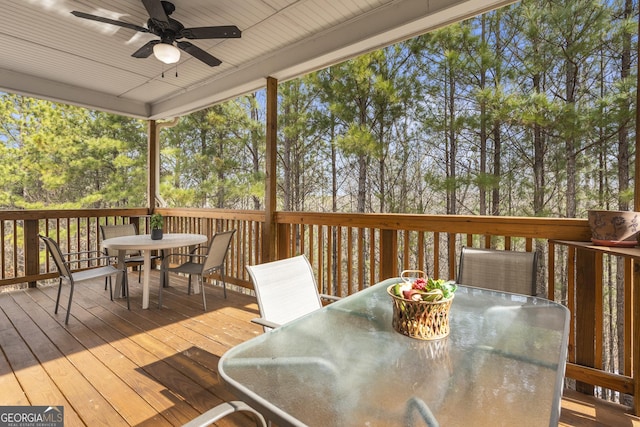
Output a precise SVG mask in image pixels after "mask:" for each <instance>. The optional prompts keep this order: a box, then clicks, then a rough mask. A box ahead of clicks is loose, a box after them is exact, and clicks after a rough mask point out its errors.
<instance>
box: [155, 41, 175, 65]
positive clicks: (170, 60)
mask: <svg viewBox="0 0 640 427" xmlns="http://www.w3.org/2000/svg"><path fill="white" fill-rule="evenodd" d="M153 55H154V56H155V57H156V58H157V59H158V60H159V61H162V62H164V63H165V64H175V63H176V62H178V61H179V60H180V50H179V49H178V48H177V47H175V46H174V45H172V44H169V43H158V44H156V45H154V46H153Z"/></svg>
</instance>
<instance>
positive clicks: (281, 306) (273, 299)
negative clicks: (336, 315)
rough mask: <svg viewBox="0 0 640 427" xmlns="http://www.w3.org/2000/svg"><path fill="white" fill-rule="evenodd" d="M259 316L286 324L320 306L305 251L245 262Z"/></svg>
mask: <svg viewBox="0 0 640 427" xmlns="http://www.w3.org/2000/svg"><path fill="white" fill-rule="evenodd" d="M247 271H248V272H249V275H250V276H251V281H252V282H253V286H254V289H255V291H256V296H257V298H258V305H259V307H260V314H261V316H262V318H264V319H266V320H268V321H270V322H275V323H277V324H280V325H282V324H285V323H287V322H289V321H291V320H295V319H297V318H298V317H301V316H303V315H305V314H307V313H310V312H312V311H314V310H317V309H319V308H321V307H322V302H321V300H320V295H319V294H318V287H317V285H316V279H315V276H314V274H313V270H312V268H311V264H309V261H308V260H307V258H306V257H305V256H304V255H299V256H296V257H293V258H287V259H283V260H280V261H273V262H269V263H265V264H260V265H254V266H247Z"/></svg>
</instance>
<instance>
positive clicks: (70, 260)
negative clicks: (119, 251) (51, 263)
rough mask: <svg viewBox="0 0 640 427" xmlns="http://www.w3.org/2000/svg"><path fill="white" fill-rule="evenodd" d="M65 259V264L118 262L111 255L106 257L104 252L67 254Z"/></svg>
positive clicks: (63, 255) (64, 256) (64, 255)
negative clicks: (101, 261)
mask: <svg viewBox="0 0 640 427" xmlns="http://www.w3.org/2000/svg"><path fill="white" fill-rule="evenodd" d="M88 254H99V256H90V257H81V256H80V255H88ZM62 257H63V258H64V259H65V264H67V265H70V264H77V263H82V262H89V261H100V260H107V261H108V262H109V263H111V262H113V261H115V260H117V257H114V256H111V255H104V254H103V252H102V251H81V252H67V253H64V254H62Z"/></svg>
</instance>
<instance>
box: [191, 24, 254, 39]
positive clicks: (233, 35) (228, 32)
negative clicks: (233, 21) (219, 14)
mask: <svg viewBox="0 0 640 427" xmlns="http://www.w3.org/2000/svg"><path fill="white" fill-rule="evenodd" d="M180 34H181V36H182V37H186V38H188V39H237V38H240V37H241V36H242V31H240V29H239V28H238V27H236V26H235V25H223V26H219V27H195V28H184V29H183V30H182V31H181V33H180Z"/></svg>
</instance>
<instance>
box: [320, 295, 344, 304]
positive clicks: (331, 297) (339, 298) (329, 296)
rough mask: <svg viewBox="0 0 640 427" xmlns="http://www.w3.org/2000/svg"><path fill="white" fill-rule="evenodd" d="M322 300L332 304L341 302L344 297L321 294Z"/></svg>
mask: <svg viewBox="0 0 640 427" xmlns="http://www.w3.org/2000/svg"><path fill="white" fill-rule="evenodd" d="M320 298H322V299H326V300H328V301H331V302H334V301H340V300H341V299H342V297H337V296H335V295H329V294H320Z"/></svg>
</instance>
